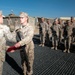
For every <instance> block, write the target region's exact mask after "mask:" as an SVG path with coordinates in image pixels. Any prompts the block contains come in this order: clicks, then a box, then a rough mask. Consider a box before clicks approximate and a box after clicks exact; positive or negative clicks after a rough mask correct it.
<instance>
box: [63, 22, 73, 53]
mask: <svg viewBox="0 0 75 75" xmlns="http://www.w3.org/2000/svg"><path fill="white" fill-rule="evenodd" d="M72 29H73V26H72V25H71V22H70V21H67V25H66V26H65V30H66V31H65V32H66V36H65V38H64V41H65V42H64V45H65V50H64V52H68V53H70V47H71V43H72V33H73V32H72Z"/></svg>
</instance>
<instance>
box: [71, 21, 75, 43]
mask: <svg viewBox="0 0 75 75" xmlns="http://www.w3.org/2000/svg"><path fill="white" fill-rule="evenodd" d="M71 25H72V26H73V30H72V31H73V34H72V43H73V42H75V21H74V22H71Z"/></svg>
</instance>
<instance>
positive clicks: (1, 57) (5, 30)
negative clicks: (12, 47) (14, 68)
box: [0, 24, 16, 75]
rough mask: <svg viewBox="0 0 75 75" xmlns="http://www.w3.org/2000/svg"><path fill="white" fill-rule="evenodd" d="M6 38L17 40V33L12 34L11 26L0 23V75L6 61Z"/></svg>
mask: <svg viewBox="0 0 75 75" xmlns="http://www.w3.org/2000/svg"><path fill="white" fill-rule="evenodd" d="M6 40H9V41H13V42H16V34H15V32H13V33H12V34H11V32H10V29H9V27H7V26H6V25H1V24H0V75H2V69H3V62H4V61H5V53H6V50H7V46H6Z"/></svg>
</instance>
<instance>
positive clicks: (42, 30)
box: [39, 22, 48, 45]
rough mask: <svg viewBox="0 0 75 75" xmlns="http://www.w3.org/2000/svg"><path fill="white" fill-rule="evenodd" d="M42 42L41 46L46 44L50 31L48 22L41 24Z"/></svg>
mask: <svg viewBox="0 0 75 75" xmlns="http://www.w3.org/2000/svg"><path fill="white" fill-rule="evenodd" d="M39 26H40V28H39V29H40V30H39V31H40V41H41V44H42V45H44V44H45V37H46V32H47V29H48V25H47V23H46V22H42V23H40V25H39Z"/></svg>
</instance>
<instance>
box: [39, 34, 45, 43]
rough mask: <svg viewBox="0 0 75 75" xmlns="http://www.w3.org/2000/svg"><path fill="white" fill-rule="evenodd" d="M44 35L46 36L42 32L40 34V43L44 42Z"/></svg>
mask: <svg viewBox="0 0 75 75" xmlns="http://www.w3.org/2000/svg"><path fill="white" fill-rule="evenodd" d="M45 37H46V34H43V33H41V34H40V41H41V44H45Z"/></svg>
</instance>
